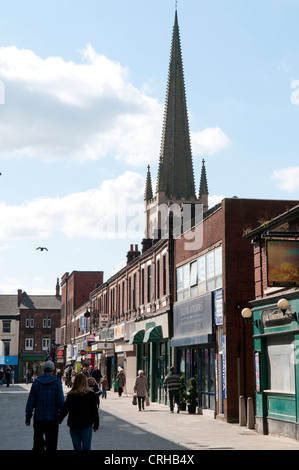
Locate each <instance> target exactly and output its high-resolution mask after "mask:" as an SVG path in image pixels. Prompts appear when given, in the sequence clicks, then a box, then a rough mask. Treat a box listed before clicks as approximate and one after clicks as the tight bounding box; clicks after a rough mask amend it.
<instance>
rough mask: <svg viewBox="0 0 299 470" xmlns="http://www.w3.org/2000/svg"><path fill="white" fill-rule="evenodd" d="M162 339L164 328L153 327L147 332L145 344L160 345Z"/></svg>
mask: <svg viewBox="0 0 299 470" xmlns="http://www.w3.org/2000/svg"><path fill="white" fill-rule="evenodd" d="M161 338H162V326H161V325H159V326H153V327H152V328H149V329H148V330H146V332H145V335H144V339H143V342H144V343H158V342H159V341H160V340H161Z"/></svg>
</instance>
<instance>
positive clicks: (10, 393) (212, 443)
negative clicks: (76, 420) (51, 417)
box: [0, 384, 299, 466]
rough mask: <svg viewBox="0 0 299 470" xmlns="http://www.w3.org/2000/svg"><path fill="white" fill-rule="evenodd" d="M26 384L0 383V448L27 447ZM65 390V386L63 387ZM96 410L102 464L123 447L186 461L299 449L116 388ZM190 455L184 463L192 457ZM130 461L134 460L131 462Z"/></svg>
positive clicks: (67, 445) (63, 442)
mask: <svg viewBox="0 0 299 470" xmlns="http://www.w3.org/2000/svg"><path fill="white" fill-rule="evenodd" d="M30 387H31V385H26V384H16V385H11V386H10V387H8V388H7V387H6V386H3V385H2V386H1V387H0V407H1V426H0V450H9V451H14V450H31V449H32V441H33V427H32V423H31V426H30V427H27V426H25V405H26V401H27V397H28V392H29V390H30ZM68 391H69V389H67V388H65V387H64V392H65V393H67V392H68ZM99 413H100V429H99V431H97V432H96V433H93V438H92V450H98V451H99V450H101V451H102V453H103V457H101V458H103V459H106V461H103V463H106V464H108V463H110V464H121V463H123V462H121V461H118V460H117V459H119V458H120V456H121V455H123V456H124V455H127V452H125V451H142V452H145V451H156V454H157V452H158V454H157V455H160V456H161V455H162V456H163V455H164V454H165V452H169V454H170V455H173V454H175V455H180V456H183V457H181V458H184V459H185V460H186V462H184V463H187V462H188V459H191V460H192V455H193V454H196V455H197V457H198V451H200V450H226V451H230V450H231V451H233V450H234V451H235V450H299V442H297V441H295V440H293V439H288V438H284V437H278V436H263V435H261V434H258V433H256V431H255V430H249V429H247V427H245V426H239V425H238V424H228V423H225V422H223V421H221V420H218V419H217V420H215V419H213V418H211V417H210V416H206V415H198V414H197V415H189V414H188V412H180V413H176V412H175V413H169V408H168V407H167V406H165V405H161V404H158V403H151V404H150V406H149V407H146V409H145V411H141V412H139V411H138V407H137V406H133V405H132V396H131V395H128V396H122V397H121V398H119V397H118V394H116V393H113V392H108V398H107V399H106V400H104V399H102V400H101V405H100V411H99ZM66 421H67V420H66V419H65V420H64V422H63V423H62V425H61V426H60V429H59V438H58V450H72V442H71V439H70V436H69V429H68V426H67V424H66ZM113 451H115V453H114V454H113ZM117 451H122V452H121V453H117ZM163 451H164V454H163ZM156 454H155V455H156ZM101 455H102V454H101ZM138 455H139V454H138ZM144 455H145V454H144ZM148 455H150V454H148ZM165 455H166V454H165ZM132 456H134V453H132ZM184 456H186V457H184ZM190 456H191V457H190ZM132 458H133V457H132ZM152 458H153V457H152ZM155 458H156V457H155ZM161 458H163V457H161ZM191 460H190V461H189V464H192V463H195V462H192V461H191ZM126 463H128V462H126ZM151 463H155V464H157V462H151ZM158 463H163V462H162V461H160V462H158ZM166 463H169V462H166ZM130 464H131V466H133V465H134V462H133V461H132V462H130ZM136 465H137V463H136V464H135V465H134V466H136Z"/></svg>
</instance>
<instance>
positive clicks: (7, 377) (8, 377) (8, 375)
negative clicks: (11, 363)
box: [5, 367, 11, 387]
mask: <svg viewBox="0 0 299 470" xmlns="http://www.w3.org/2000/svg"><path fill="white" fill-rule="evenodd" d="M5 380H6V387H9V385H10V382H11V368H10V367H6V369H5Z"/></svg>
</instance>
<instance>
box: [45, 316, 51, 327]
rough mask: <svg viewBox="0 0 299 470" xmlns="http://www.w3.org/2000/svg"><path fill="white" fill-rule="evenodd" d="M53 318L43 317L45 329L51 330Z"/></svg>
mask: <svg viewBox="0 0 299 470" xmlns="http://www.w3.org/2000/svg"><path fill="white" fill-rule="evenodd" d="M51 320H52V319H51V317H43V328H51V324H52V322H51Z"/></svg>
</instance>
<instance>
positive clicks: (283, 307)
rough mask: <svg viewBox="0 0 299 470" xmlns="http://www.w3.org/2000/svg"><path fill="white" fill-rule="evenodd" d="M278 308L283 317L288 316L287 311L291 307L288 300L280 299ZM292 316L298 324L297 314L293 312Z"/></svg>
mask: <svg viewBox="0 0 299 470" xmlns="http://www.w3.org/2000/svg"><path fill="white" fill-rule="evenodd" d="M277 307H278V308H279V309H280V310H281V311H282V313H283V315H285V314H286V311H287V310H288V309H289V307H290V303H289V301H288V300H287V299H280V300H279V301H278V302H277ZM291 316H292V319H293V320H295V321H296V322H298V318H297V313H296V312H293V313H291Z"/></svg>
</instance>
